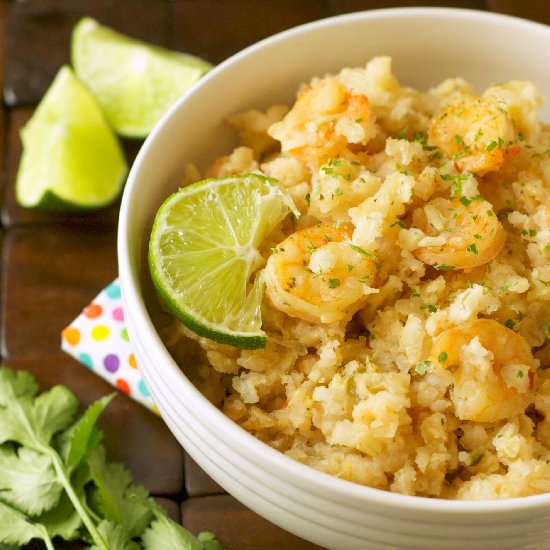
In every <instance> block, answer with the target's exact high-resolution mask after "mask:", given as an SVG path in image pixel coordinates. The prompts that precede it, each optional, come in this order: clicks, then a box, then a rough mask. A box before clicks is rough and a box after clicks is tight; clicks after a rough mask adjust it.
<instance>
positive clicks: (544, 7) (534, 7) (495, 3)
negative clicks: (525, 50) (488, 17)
mask: <svg viewBox="0 0 550 550" xmlns="http://www.w3.org/2000/svg"><path fill="white" fill-rule="evenodd" d="M487 4H488V6H489V8H490V9H491V10H493V11H497V12H500V13H506V14H508V15H515V16H516V17H523V18H524V19H532V20H533V21H538V22H539V23H545V24H546V25H550V2H548V0H529V1H528V2H518V1H517V0H488V1H487Z"/></svg>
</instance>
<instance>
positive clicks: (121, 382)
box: [115, 378, 130, 395]
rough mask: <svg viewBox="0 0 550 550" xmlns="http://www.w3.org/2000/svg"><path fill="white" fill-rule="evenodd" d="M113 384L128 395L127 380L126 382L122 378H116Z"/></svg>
mask: <svg viewBox="0 0 550 550" xmlns="http://www.w3.org/2000/svg"><path fill="white" fill-rule="evenodd" d="M115 384H116V387H117V388H118V389H119V390H121V391H123V392H124V393H127V394H128V395H130V386H129V385H128V382H126V380H124V379H123V378H118V379H117V381H116V382H115Z"/></svg>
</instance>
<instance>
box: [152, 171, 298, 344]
mask: <svg viewBox="0 0 550 550" xmlns="http://www.w3.org/2000/svg"><path fill="white" fill-rule="evenodd" d="M291 210H292V211H294V210H295V207H294V204H293V203H292V200H291V199H290V198H289V197H288V196H287V195H286V194H285V193H284V192H283V191H281V189H280V188H279V187H278V185H277V183H276V181H275V180H272V179H268V178H265V177H263V176H260V175H257V174H244V175H241V176H230V177H227V178H221V179H208V180H204V181H201V182H198V183H195V184H193V185H190V186H188V187H184V188H183V189H180V190H179V191H178V192H177V193H174V194H173V195H172V196H170V197H169V198H168V199H166V201H165V202H164V203H163V204H162V206H161V207H160V209H159V210H158V212H157V215H156V217H155V221H154V223H153V229H152V232H151V239H150V241H149V270H150V273H151V277H152V279H153V283H154V286H155V288H156V290H157V292H158V293H159V295H160V296H161V298H162V299H163V301H164V302H165V304H166V306H167V307H168V308H169V309H170V310H171V311H172V313H173V314H174V315H175V316H176V317H177V318H178V319H179V320H180V321H181V322H182V323H183V324H184V325H186V326H187V327H189V328H190V329H191V330H192V331H194V332H196V333H197V334H199V335H201V336H206V337H207V338H210V339H212V340H215V341H216V342H221V343H225V344H231V345H233V346H236V347H238V348H241V349H256V348H261V347H265V345H266V335H265V333H264V332H263V330H262V328H261V325H262V319H261V301H262V296H263V289H264V285H263V277H262V276H261V272H259V274H257V275H256V277H255V279H254V282H253V283H251V281H250V280H251V277H252V275H253V274H254V272H255V271H257V269H258V267H260V266H261V265H262V264H263V259H262V257H261V255H260V253H259V252H258V247H259V246H260V244H261V243H262V241H263V240H264V239H265V237H266V236H267V235H269V233H271V231H273V229H274V227H275V226H276V225H277V224H278V223H279V222H281V221H282V220H283V219H284V217H285V216H286V215H287V214H288V213H289V212H290V211H291Z"/></svg>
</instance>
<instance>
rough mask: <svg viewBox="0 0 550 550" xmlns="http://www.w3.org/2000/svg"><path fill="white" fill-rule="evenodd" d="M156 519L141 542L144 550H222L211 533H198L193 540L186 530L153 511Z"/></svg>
mask: <svg viewBox="0 0 550 550" xmlns="http://www.w3.org/2000/svg"><path fill="white" fill-rule="evenodd" d="M155 516H156V519H155V521H153V523H151V526H150V527H149V528H148V529H147V530H146V531H145V533H144V534H143V536H142V537H141V540H142V542H143V548H144V549H145V550H222V545H221V544H220V543H219V542H218V541H217V540H216V539H215V537H214V536H213V535H212V534H211V533H200V534H199V536H198V537H197V538H195V537H194V536H193V535H192V534H191V533H190V532H189V531H187V529H184V528H183V527H182V526H181V525H178V524H177V523H176V522H174V521H172V520H171V519H169V518H168V517H167V516H166V515H164V514H160V513H158V512H156V511H155Z"/></svg>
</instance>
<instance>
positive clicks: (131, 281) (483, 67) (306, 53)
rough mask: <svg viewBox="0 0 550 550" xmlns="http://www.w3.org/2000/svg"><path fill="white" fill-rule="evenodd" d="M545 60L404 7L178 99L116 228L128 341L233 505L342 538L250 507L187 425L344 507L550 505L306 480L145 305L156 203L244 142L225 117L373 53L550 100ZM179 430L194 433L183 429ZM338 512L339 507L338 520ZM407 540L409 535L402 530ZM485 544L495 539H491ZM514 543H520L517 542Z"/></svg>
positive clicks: (512, 38) (526, 41)
mask: <svg viewBox="0 0 550 550" xmlns="http://www.w3.org/2000/svg"><path fill="white" fill-rule="evenodd" d="M548 52H550V28H548V27H545V26H543V25H538V24H535V23H530V22H526V21H522V20H518V19H514V18H510V17H506V16H498V15H494V14H488V13H483V12H476V11H468V10H454V9H432V8H420V9H415V8H404V9H391V10H377V11H371V12H363V13H356V14H350V15H345V16H340V17H336V18H331V19H327V20H323V21H320V22H316V23H313V24H309V25H305V26H303V27H300V28H298V29H292V30H290V31H287V32H285V33H282V34H280V35H277V36H275V37H272V38H270V39H267V40H265V41H263V42H261V43H259V44H257V45H255V46H252V47H251V48H248V49H247V50H245V51H243V52H241V53H240V54H238V55H236V56H234V57H233V58H231V59H230V60H228V61H226V62H224V63H223V64H221V65H220V66H219V67H217V68H216V69H214V70H213V71H212V72H211V73H210V74H208V75H207V76H206V77H204V78H203V79H202V80H201V82H200V83H199V84H198V85H196V86H195V87H194V88H193V89H192V90H191V91H190V92H188V93H187V94H186V95H185V96H184V97H182V98H181V100H180V101H179V102H178V103H177V104H176V105H175V106H174V107H173V108H172V109H171V110H170V111H169V112H168V113H167V114H166V115H165V117H164V118H163V120H162V121H161V122H160V124H159V125H158V126H157V127H156V128H155V130H154V131H153V132H152V134H151V135H150V136H149V138H148V139H147V141H146V143H145V145H144V146H143V148H142V150H141V152H140V154H139V155H138V158H137V160H136V162H135V164H134V166H133V168H132V171H131V174H130V176H129V180H128V183H127V187H126V190H125V193H124V197H123V201H122V207H121V214H120V225H119V242H118V245H119V271H120V278H121V284H122V288H123V297H124V304H125V308H126V310H125V312H126V315H125V317H126V318H127V319H128V329H129V332H130V337H131V339H132V341H135V342H139V346H138V347H139V352H138V360H139V359H140V358H141V362H140V367H141V368H142V370H143V373H144V376H145V378H146V381H147V382H148V384H149V386H150V389H151V390H152V393H153V397H154V398H155V400H156V401H157V403H158V405H159V409H160V410H161V413H162V414H163V416H164V417H165V420H166V421H167V423H168V425H169V427H170V428H171V429H172V430H173V431H174V433H175V434H176V436H177V437H178V438H179V439H180V441H182V443H184V441H185V442H186V443H187V446H188V447H190V449H189V450H190V452H191V453H192V456H193V457H194V458H195V459H196V460H197V461H199V463H200V464H201V465H203V467H204V468H205V469H206V470H207V472H208V473H210V474H211V475H212V476H214V477H215V478H216V479H217V481H218V482H221V483H222V484H224V481H225V485H226V487H227V488H229V489H230V490H231V491H232V492H233V493H234V494H236V496H238V497H239V498H241V499H242V500H244V501H245V503H247V504H248V505H251V506H255V507H256V509H257V510H258V511H260V512H261V513H263V514H264V515H266V516H267V517H269V519H271V520H272V521H276V522H279V523H281V524H283V526H285V527H287V528H289V529H291V530H293V531H294V532H296V533H298V534H300V535H302V536H306V537H308V538H310V539H311V540H318V542H324V543H327V541H328V543H332V542H331V541H332V540H337V541H341V540H343V539H341V538H340V539H338V538H335V539H330V535H329V534H327V533H325V532H324V531H323V532H322V537H323V539H322V541H321V540H320V539H315V537H314V535H312V534H311V533H312V532H313V531H312V529H309V530H307V529H304V527H303V522H299V521H298V522H291V521H290V520H289V518H288V517H286V518H283V519H279V520H277V517H276V515H274V514H273V513H272V512H270V507H269V505H268V504H266V503H265V502H263V501H262V502H260V501H259V500H256V501H254V499H253V498H251V497H250V495H249V494H248V493H247V491H246V490H241V489H240V488H241V485H242V484H243V483H244V484H245V485H246V482H244V481H243V479H242V477H243V475H245V474H243V473H242V472H239V471H235V472H232V473H229V470H230V465H229V464H226V465H225V466H220V465H219V464H218V465H216V464H210V462H212V461H208V460H207V459H206V458H205V456H203V453H201V451H200V448H199V447H200V445H199V446H197V445H195V444H194V443H193V438H197V437H198V438H199V439H200V437H201V436H200V433H199V434H198V435H197V434H195V435H186V434H185V433H184V431H185V430H184V428H185V429H187V433H188V434H191V433H192V432H193V429H192V428H191V427H190V426H192V425H193V422H195V423H196V424H195V427H196V426H201V424H202V426H204V427H205V433H207V434H208V433H210V434H217V436H216V437H220V441H222V440H223V441H222V442H221V443H219V441H211V440H210V441H208V439H207V437H206V436H205V440H204V441H205V444H208V446H209V448H210V451H211V452H212V453H215V452H216V447H217V445H218V443H219V445H220V446H221V447H222V448H223V446H224V445H226V446H227V447H226V450H227V452H229V449H230V447H231V448H233V449H235V448H238V447H240V448H242V449H246V450H247V452H250V453H252V454H256V455H257V457H261V461H264V462H265V464H266V467H270V468H273V469H276V468H281V469H282V470H281V471H285V472H287V473H288V475H289V476H291V477H290V479H294V480H298V479H302V480H305V481H304V483H305V486H307V489H305V490H306V491H310V493H308V494H311V495H315V493H316V489H315V488H316V487H317V492H320V491H321V490H322V491H325V490H330V491H331V494H332V498H333V500H334V502H337V503H338V502H340V503H341V502H345V501H346V499H349V502H351V501H353V503H354V505H355V506H358V505H359V504H358V503H360V502H362V501H363V502H367V501H369V502H371V503H373V502H377V503H378V504H380V505H382V506H383V509H384V510H385V512H386V513H388V514H389V515H392V514H395V515H396V516H400V515H403V514H404V515H405V516H408V512H409V511H414V512H415V513H417V512H418V510H419V509H421V508H422V509H424V510H425V511H430V512H431V513H435V512H437V513H440V514H443V515H444V516H445V518H446V519H445V521H450V522H453V521H454V522H455V523H456V522H457V521H465V520H464V516H461V514H466V515H468V514H471V513H473V512H476V513H479V512H481V511H483V512H485V514H486V516H484V517H488V516H487V514H492V513H497V512H498V513H501V514H502V513H504V512H506V513H509V514H512V513H514V512H515V513H518V512H520V511H523V513H522V514H521V515H520V516H518V517H521V518H522V520H523V521H525V520H526V519H528V517H527V516H526V515H525V514H527V512H528V511H530V512H529V513H531V512H532V511H533V510H535V509H536V510H538V511H539V512H538V513H539V515H540V514H542V513H543V512H544V510H546V509H547V508H548V507H549V506H550V496H547V495H543V496H540V497H529V498H527V499H515V500H509V501H500V502H484V503H460V502H443V501H430V500H428V499H421V498H414V497H406V496H402V495H393V494H389V493H384V492H381V491H376V490H373V489H369V488H364V487H359V486H355V485H354V484H350V483H346V482H342V481H341V480H336V479H332V478H330V479H329V478H328V476H325V475H323V474H319V473H317V472H314V471H311V472H309V469H306V468H305V467H303V466H302V465H299V464H297V463H296V464H295V463H293V462H292V461H290V459H286V457H282V456H280V457H279V455H278V453H276V452H275V451H272V450H271V449H269V448H268V447H266V446H264V445H263V444H260V443H259V442H257V441H256V440H254V439H253V438H252V437H251V436H249V435H248V434H246V433H244V432H243V431H242V430H240V428H237V427H236V426H233V425H232V424H231V423H230V422H229V421H228V420H227V419H225V417H223V418H220V416H222V415H221V413H219V412H218V411H216V410H215V409H214V408H213V407H211V406H210V404H209V403H208V402H207V401H206V400H205V399H203V398H202V397H201V396H200V395H199V394H198V392H196V391H195V390H194V388H192V387H191V385H190V384H189V382H188V381H187V379H186V378H185V377H184V376H183V374H181V372H180V371H179V369H178V368H177V366H176V365H175V364H174V362H173V361H172V360H171V359H170V357H169V356H168V354H167V352H166V349H165V348H164V346H163V345H162V342H161V341H160V338H159V337H158V335H157V334H156V332H155V329H154V326H153V324H152V321H151V317H150V315H149V311H148V308H154V307H155V306H154V303H155V302H154V299H151V285H150V282H149V278H148V274H147V273H146V267H145V256H146V247H147V241H148V237H149V231H150V226H151V222H152V219H153V217H154V214H155V212H156V210H157V208H158V206H159V205H160V203H161V202H162V201H163V199H165V198H166V197H167V196H168V195H169V194H170V193H171V192H173V191H174V190H175V189H176V188H177V184H178V182H179V181H180V180H181V177H182V174H183V173H184V169H185V166H186V165H187V163H189V162H194V163H196V164H198V165H199V166H201V167H204V166H206V165H207V164H208V163H209V162H211V161H212V160H213V159H215V158H216V157H217V156H219V155H221V154H226V153H228V152H229V151H230V150H231V148H232V147H233V146H234V145H235V144H236V141H235V139H236V138H235V135H234V133H233V131H231V130H230V129H229V128H228V127H227V126H226V125H225V123H224V120H225V119H226V117H227V116H228V115H230V114H233V113H236V112H239V111H242V110H245V109H249V108H265V107H267V106H269V105H271V104H273V103H281V102H284V103H291V102H292V99H293V97H294V93H295V91H296V89H297V87H298V85H299V84H300V83H302V82H305V81H308V80H309V79H310V78H311V77H312V76H315V75H322V74H324V73H326V72H335V71H337V70H339V69H340V68H342V67H344V66H361V65H364V64H365V63H366V62H367V61H368V60H369V59H370V58H372V57H373V56H375V55H390V56H392V57H393V59H394V64H393V67H394V72H395V74H396V75H397V77H398V78H399V80H400V81H401V82H402V83H404V84H406V85H410V86H414V87H418V88H420V89H425V88H428V87H430V86H432V85H434V84H437V83H439V82H440V81H441V80H443V79H444V78H447V77H455V76H462V77H464V78H466V79H467V80H469V81H471V82H472V83H473V84H474V85H475V86H477V87H478V88H479V89H483V88H484V87H486V86H488V85H490V84H491V83H495V82H501V81H506V80H510V79H520V80H523V79H525V80H531V81H533V82H534V83H535V84H536V85H537V86H538V87H539V89H540V90H541V92H542V94H543V95H546V96H547V97H548V98H549V100H550V71H549V70H548ZM541 117H542V118H543V119H544V120H547V121H548V120H550V104H546V105H545V106H544V107H543V109H542V110H541ZM162 384H164V386H162ZM184 401H185V403H184ZM190 404H192V405H193V407H194V408H190ZM194 411H197V412H196V414H195V412H194ZM193 416H194V417H193ZM192 417H193V418H192ZM182 418H183V419H184V420H182ZM186 419H188V420H186ZM179 422H186V423H188V425H187V426H186V427H180V426H179V425H178V423H179ZM209 430H210V432H209ZM199 432H200V430H199ZM223 433H230V434H231V439H232V440H231V441H226V440H224V438H223V436H222V434H223ZM212 437H213V436H212ZM226 439H227V440H228V439H230V438H229V437H228V438H226ZM291 462H292V464H290V463H291ZM224 468H225V470H224ZM218 470H224V472H225V473H220V472H219V471H218ZM306 470H307V471H308V472H307V473H305V472H306ZM249 492H250V491H249ZM260 492H261V491H260ZM296 498H298V499H299V497H298V496H297V497H296ZM316 498H320V497H319V495H318V494H317V495H316V496H312V499H316ZM338 506H339V504H336V505H335V513H337V511H338V510H339V508H338ZM445 514H446V515H445ZM456 514H458V516H460V517H462V520H459V518H458V516H457V517H454V519H453V515H456ZM444 516H441V517H440V519H441V518H443V517H444ZM279 517H280V518H282V515H280V516H279ZM410 517H414V516H410ZM469 517H470V519H471V516H469ZM509 517H510V518H511V517H512V516H511V515H510V516H509ZM529 517H530V516H529ZM449 518H451V519H449ZM441 521H443V520H441ZM483 521H485V520H483ZM291 523H292V525H291ZM295 523H296V525H295ZM537 529H538V528H536V529H534V530H535V531H536V530H537ZM403 531H404V532H405V533H407V527H406V526H404V527H403ZM358 536H359V535H358ZM405 536H407V535H405ZM442 536H443V535H442ZM484 536H489V535H488V534H487V531H486V533H485V535H484ZM507 536H509V537H510V540H513V537H512V536H511V535H509V534H507ZM327 537H328V538H327ZM350 540H351V539H350ZM354 540H355V539H354ZM357 540H359V539H357ZM364 540H366V539H364ZM478 540H479V539H478ZM398 542H399V543H400V542H401V539H399V541H398ZM350 544H351V542H350ZM329 545H330V544H329ZM349 547H353V545H351V546H349ZM373 547H374V546H373ZM419 547H421V546H419ZM440 547H441V548H443V546H440ZM456 547H459V546H456ZM481 547H482V546H479V548H481ZM483 547H485V546H483ZM487 547H489V546H487ZM500 547H502V548H504V547H505V546H500Z"/></svg>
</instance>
